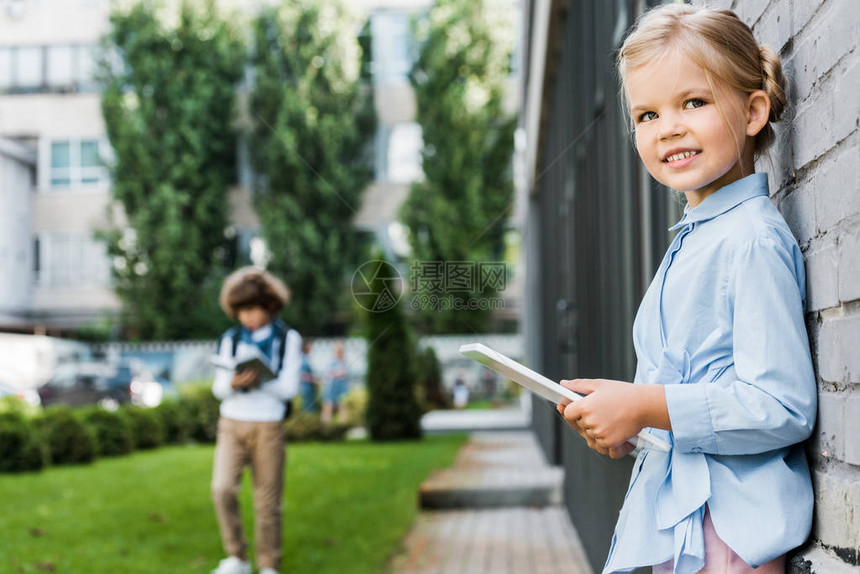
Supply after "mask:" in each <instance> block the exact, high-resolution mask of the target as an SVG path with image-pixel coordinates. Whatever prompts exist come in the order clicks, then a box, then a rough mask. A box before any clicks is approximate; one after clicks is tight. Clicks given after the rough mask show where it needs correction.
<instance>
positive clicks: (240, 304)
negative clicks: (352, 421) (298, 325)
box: [212, 267, 302, 574]
mask: <svg viewBox="0 0 860 574" xmlns="http://www.w3.org/2000/svg"><path fill="white" fill-rule="evenodd" d="M288 301H289V291H288V290H287V288H286V286H285V285H284V284H283V283H282V282H281V281H280V280H278V279H276V278H275V277H273V276H272V275H270V274H269V273H267V272H265V271H261V270H258V269H255V268H253V267H246V268H243V269H239V270H238V271H235V272H234V273H233V274H231V275H230V276H229V277H227V279H226V280H225V281H224V285H223V287H222V289H221V296H220V303H221V307H222V308H223V309H224V311H225V312H226V313H227V315H229V316H230V317H232V318H234V319H238V321H239V325H238V326H236V327H233V328H232V329H230V330H228V331H227V332H226V333H224V334H223V335H222V336H221V339H220V342H219V345H218V355H219V358H220V359H222V360H227V361H230V360H234V361H235V360H237V359H242V358H243V357H246V356H250V355H252V354H255V353H257V352H260V353H262V355H263V356H264V357H265V359H266V360H267V361H268V366H269V367H270V369H271V371H272V372H273V373H275V375H276V378H274V379H273V380H270V381H267V382H262V381H261V376H260V372H259V371H256V370H250V369H249V370H245V371H241V372H238V371H234V370H232V369H226V368H219V369H217V370H216V373H215V379H214V381H213V383H212V392H213V394H214V395H215V396H216V397H217V398H219V399H221V417H220V418H219V420H218V435H217V439H216V445H215V462H214V469H213V472H212V496H213V499H214V503H215V511H216V514H217V516H218V525H219V527H220V530H221V539H222V541H223V543H224V550H225V551H226V552H227V558H225V559H224V560H222V561H221V562H220V564H219V565H218V568H216V569H215V570H214V571H213V574H250V573H251V563H250V562H249V561H248V558H247V546H248V544H247V541H246V539H245V535H244V531H243V528H242V516H241V513H240V509H239V490H240V488H241V485H242V474H243V472H244V469H245V467H246V466H247V467H250V469H251V474H252V476H253V485H254V486H253V488H254V514H255V517H254V535H255V539H256V550H257V565H258V567H259V568H260V571H259V572H260V574H277V571H278V568H280V563H281V522H282V519H283V516H282V514H283V510H282V508H283V506H282V500H283V487H284V464H285V461H286V445H285V441H284V424H283V421H284V417H285V415H286V413H287V412H288V411H287V408H288V401H289V400H290V399H291V398H292V397H294V396H295V395H296V392H297V391H298V388H299V372H300V367H301V347H302V338H301V336H300V335H299V334H298V332H296V331H295V330H294V329H290V328H289V327H287V326H286V325H284V323H283V322H281V321H280V320H279V319H276V316H277V314H278V313H279V312H280V311H281V309H282V308H283V307H284V306H285V305H286V304H287V302H288Z"/></svg>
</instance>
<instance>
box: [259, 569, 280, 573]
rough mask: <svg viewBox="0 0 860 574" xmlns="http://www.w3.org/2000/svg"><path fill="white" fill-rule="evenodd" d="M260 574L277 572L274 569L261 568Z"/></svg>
mask: <svg viewBox="0 0 860 574" xmlns="http://www.w3.org/2000/svg"><path fill="white" fill-rule="evenodd" d="M260 574H278V571H277V570H275V569H274V568H263V569H262V570H260Z"/></svg>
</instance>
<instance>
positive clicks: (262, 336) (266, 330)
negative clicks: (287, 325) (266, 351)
mask: <svg viewBox="0 0 860 574" xmlns="http://www.w3.org/2000/svg"><path fill="white" fill-rule="evenodd" d="M246 331H247V330H246ZM249 334H250V335H251V340H252V341H254V342H256V343H259V342H260V341H265V340H266V339H268V338H269V336H270V335H271V334H272V324H271V323H269V324H268V325H263V326H262V327H260V328H259V329H257V330H256V331H252V332H250V333H249Z"/></svg>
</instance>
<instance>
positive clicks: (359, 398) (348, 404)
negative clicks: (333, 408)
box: [341, 385, 368, 427]
mask: <svg viewBox="0 0 860 574" xmlns="http://www.w3.org/2000/svg"><path fill="white" fill-rule="evenodd" d="M367 399H368V397H367V387H366V386H364V385H355V386H354V387H352V388H351V389H350V390H349V392H348V393H347V394H346V396H345V397H343V401H342V403H341V406H342V407H343V415H342V416H343V421H344V422H345V423H346V424H347V425H348V426H353V427H360V426H364V415H365V413H366V412H367Z"/></svg>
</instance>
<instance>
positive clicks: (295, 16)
mask: <svg viewBox="0 0 860 574" xmlns="http://www.w3.org/2000/svg"><path fill="white" fill-rule="evenodd" d="M358 32H359V23H358V22H357V21H356V20H355V18H353V17H352V16H351V15H350V13H349V12H348V11H347V10H346V7H345V5H344V4H342V3H341V2H339V1H336V0H324V1H321V0H284V1H283V2H282V3H281V4H280V5H279V6H278V7H276V8H270V9H266V10H265V11H264V12H262V13H261V15H260V16H259V18H258V19H257V20H256V22H255V24H254V44H255V50H254V56H253V64H254V71H255V73H254V78H255V86H254V90H253V94H252V97H251V120H252V122H253V123H254V129H253V133H252V136H251V138H250V140H251V155H252V157H253V162H254V167H255V170H256V172H257V173H258V175H259V177H258V178H257V184H256V186H255V187H256V194H257V195H256V205H257V213H258V214H259V217H260V223H261V228H262V235H263V238H264V239H265V241H266V244H267V245H268V247H269V252H270V256H271V258H270V260H269V263H268V267H269V269H270V270H272V271H273V272H275V273H276V274H278V275H280V276H282V277H283V278H284V279H285V280H286V282H287V283H288V284H289V285H290V288H291V290H292V294H293V302H292V304H291V305H290V307H289V308H288V309H287V311H286V315H287V320H288V321H289V322H290V323H291V324H292V325H293V326H295V327H296V328H297V329H299V330H300V331H301V332H303V333H307V334H319V333H321V332H323V329H324V328H325V326H326V324H327V323H328V322H329V321H330V320H331V318H332V317H333V315H334V314H335V313H336V312H337V311H339V310H343V309H347V310H348V309H349V308H350V306H349V300H348V298H347V294H348V289H345V287H346V285H347V282H348V279H349V278H350V277H351V276H352V271H354V270H355V267H356V264H357V263H358V257H359V254H358V249H357V245H358V243H357V240H356V239H357V237H356V234H355V231H354V230H353V228H352V219H353V217H354V216H355V214H356V213H357V211H358V209H359V207H360V201H361V194H362V192H363V191H364V189H365V187H366V185H367V184H368V183H369V182H370V179H371V176H372V165H373V163H372V145H371V142H372V138H373V134H374V130H375V126H376V118H375V112H374V109H373V97H372V90H371V89H370V86H369V85H367V84H366V83H365V82H363V81H362V80H361V70H362V69H366V66H362V49H361V47H360V44H359V39H358V36H359V34H358ZM368 56H369V54H368Z"/></svg>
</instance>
